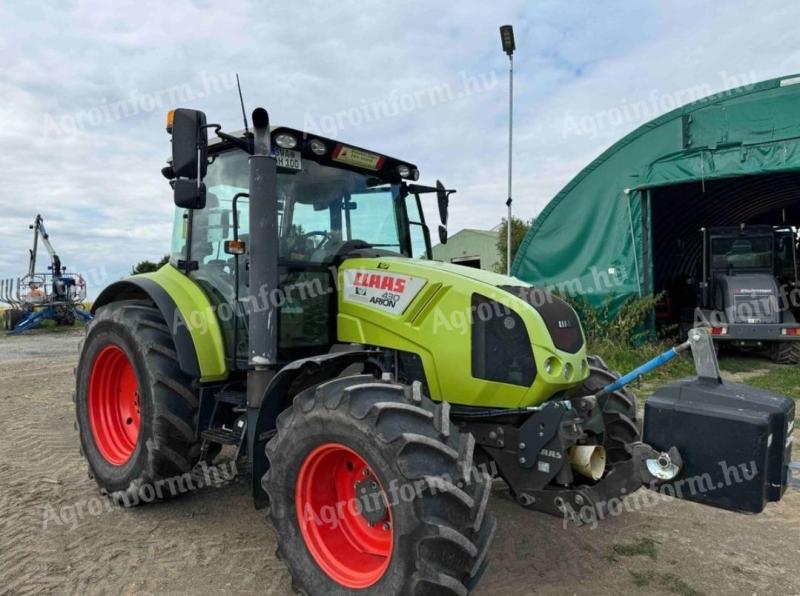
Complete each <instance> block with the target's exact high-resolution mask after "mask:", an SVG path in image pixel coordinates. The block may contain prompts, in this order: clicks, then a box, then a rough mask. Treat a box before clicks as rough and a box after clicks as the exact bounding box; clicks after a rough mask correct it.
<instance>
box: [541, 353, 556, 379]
mask: <svg viewBox="0 0 800 596" xmlns="http://www.w3.org/2000/svg"><path fill="white" fill-rule="evenodd" d="M557 367H558V360H556V359H555V358H553V357H552V356H551V357H550V358H548V359H547V360H545V361H544V372H546V373H547V374H548V375H552V374H555V371H556V368H557Z"/></svg>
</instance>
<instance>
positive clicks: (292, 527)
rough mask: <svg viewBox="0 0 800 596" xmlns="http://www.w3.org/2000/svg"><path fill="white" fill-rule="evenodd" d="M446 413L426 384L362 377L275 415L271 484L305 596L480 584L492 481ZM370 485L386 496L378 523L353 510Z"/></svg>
mask: <svg viewBox="0 0 800 596" xmlns="http://www.w3.org/2000/svg"><path fill="white" fill-rule="evenodd" d="M449 410H450V408H449V405H448V404H437V405H435V404H434V403H433V402H432V401H430V400H429V399H428V398H426V397H424V396H423V395H422V392H421V386H420V384H419V383H415V384H414V385H413V386H408V385H402V384H397V383H392V382H387V381H382V382H377V381H376V380H375V378H374V377H372V376H369V375H360V376H354V377H344V378H340V379H335V380H332V381H328V382H326V383H323V384H322V385H319V386H317V387H312V388H310V389H308V390H306V391H304V392H302V393H301V394H299V395H298V396H297V397H296V398H295V400H294V403H293V405H292V406H291V407H290V408H288V409H287V410H286V411H284V412H283V413H282V414H281V415H280V416H279V417H278V432H277V434H276V436H275V437H274V438H273V439H272V440H270V442H269V443H268V444H267V456H268V457H269V460H270V464H271V467H270V469H269V471H268V472H267V473H266V475H265V476H264V477H263V479H262V486H263V487H264V489H265V490H266V492H267V493H268V495H269V499H270V508H269V513H268V515H267V517H268V520H269V521H270V523H271V524H272V525H273V527H274V528H275V530H276V532H277V536H278V541H279V542H278V552H277V555H278V557H279V558H280V559H282V560H283V561H284V562H285V563H286V564H287V566H288V567H289V572H290V574H291V576H292V585H293V587H294V588H295V589H296V590H298V591H300V592H302V593H304V594H341V595H345V594H352V593H353V591H352V590H359V591H360V592H359V593H363V594H365V595H366V594H369V595H373V594H374V595H382V596H383V595H387V596H394V595H400V594H403V595H405V594H416V595H422V594H426V595H427V594H461V595H463V594H467V593H468V592H469V591H470V590H471V589H472V588H473V587H474V586H475V585H476V584H477V582H478V580H479V579H480V577H481V576H482V575H483V572H484V571H485V569H486V566H487V559H486V554H487V551H488V549H489V545H490V543H491V540H492V537H493V535H494V531H495V527H496V522H495V519H494V516H493V515H492V514H491V513H490V512H488V511H487V505H488V500H489V494H490V491H491V478H490V476H489V475H488V474H486V473H485V472H478V470H477V469H476V468H475V467H474V465H473V463H472V455H473V449H474V445H475V440H474V438H473V437H472V435H469V434H465V435H462V434H461V433H459V432H458V430H457V429H455V428H451V425H450V419H449ZM364 466H366V468H364ZM364 469H366V472H364V471H363V470H364ZM359 470H362V472H361V473H360V472H359ZM314 475H316V477H314ZM362 477H364V478H367V479H368V480H370V482H371V481H372V480H373V479H374V480H375V482H376V484H375V485H373V490H374V491H376V492H375V493H374V495H373V496H374V497H375V498H377V495H378V494H381V495H382V500H378V501H372V503H375V502H378V503H379V504H380V503H383V505H384V506H383V507H378V513H377V514H376V513H375V511H374V507H373V510H370V509H369V508H367V509H365V510H364V511H365V513H361V512H360V511H359V510H357V509H356V510H355V511H353V510H349V509H348V506H349V504H350V503H355V502H357V501H358V498H359V497H358V495H360V494H361V493H359V492H358V490H359V488H360V487H361V486H362V482H363V481H362V480H359V479H361V478H362ZM309 487H313V490H312V489H310V488H309ZM351 487H352V495H351V494H350V493H348V491H350V490H351ZM326 504H327V506H328V507H327V509H326ZM368 516H375V517H368ZM365 519H366V520H367V521H365ZM369 520H372V521H373V522H374V527H372V526H370V525H369ZM384 524H388V526H385V525H384ZM337 533H339V534H340V535H339V534H337ZM353 536H355V539H354V538H353ZM337 539H338V540H337ZM365 549H367V550H365ZM365 552H366V553H368V554H366V555H365ZM312 553H313V554H312Z"/></svg>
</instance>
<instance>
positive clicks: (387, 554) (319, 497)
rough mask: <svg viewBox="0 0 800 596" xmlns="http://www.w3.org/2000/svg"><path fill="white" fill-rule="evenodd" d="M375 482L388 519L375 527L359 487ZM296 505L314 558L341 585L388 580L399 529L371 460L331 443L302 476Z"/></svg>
mask: <svg viewBox="0 0 800 596" xmlns="http://www.w3.org/2000/svg"><path fill="white" fill-rule="evenodd" d="M364 481H367V482H369V483H370V484H371V483H372V482H373V481H374V483H375V485H377V490H378V491H379V493H378V492H376V493H374V494H376V495H377V494H380V498H381V499H383V505H384V506H385V509H386V512H385V519H383V521H380V522H377V523H374V524H373V525H370V523H369V522H368V521H367V518H366V517H365V516H364V515H363V514H362V513H361V511H359V507H358V504H359V503H360V501H359V500H358V496H357V489H356V486H358V485H359V483H362V482H364ZM295 507H296V510H297V520H298V523H299V525H300V531H301V532H302V534H303V539H304V540H305V543H306V546H307V547H308V550H309V552H310V553H311V556H312V557H313V558H314V560H315V561H316V562H317V564H318V565H319V566H320V567H321V568H322V570H323V571H325V573H326V574H327V575H328V577H330V578H331V579H332V580H334V581H335V582H337V583H339V584H341V585H342V586H344V587H346V588H350V589H359V588H366V587H369V586H371V585H373V584H375V583H376V582H377V581H378V580H379V579H380V578H381V577H383V574H384V572H385V571H386V568H387V567H389V561H390V560H391V558H392V545H393V542H394V528H393V525H392V511H391V508H390V507H388V500H387V498H386V492H385V491H384V490H383V487H382V486H381V485H380V482H379V481H378V480H377V478H375V476H374V475H373V473H372V471H371V470H370V468H369V466H368V465H367V462H366V461H364V459H363V458H362V457H361V456H360V455H358V454H357V453H356V452H355V451H353V450H352V449H350V448H349V447H345V446H344V445H341V444H339V443H326V444H324V445H321V446H320V447H317V448H316V449H314V451H312V452H311V453H310V454H309V455H308V456H307V457H306V459H305V461H304V462H303V465H302V467H301V468H300V474H299V475H298V477H297V486H296V490H295Z"/></svg>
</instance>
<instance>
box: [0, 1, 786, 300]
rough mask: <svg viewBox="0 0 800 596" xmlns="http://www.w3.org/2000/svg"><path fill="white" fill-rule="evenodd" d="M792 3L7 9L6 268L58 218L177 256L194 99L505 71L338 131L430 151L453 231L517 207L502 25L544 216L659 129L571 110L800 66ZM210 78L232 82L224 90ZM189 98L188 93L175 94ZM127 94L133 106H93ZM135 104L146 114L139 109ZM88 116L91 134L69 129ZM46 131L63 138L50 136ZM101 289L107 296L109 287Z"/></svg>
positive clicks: (2, 114)
mask: <svg viewBox="0 0 800 596" xmlns="http://www.w3.org/2000/svg"><path fill="white" fill-rule="evenodd" d="M798 14H800V9H798V8H797V7H795V6H794V5H793V4H790V3H784V2H778V1H775V0H770V1H766V2H759V3H754V2H749V1H743V0H738V1H732V2H728V3H725V4H719V3H716V2H710V1H708V0H706V1H704V2H692V3H689V2H688V1H685V0H681V1H678V2H670V3H661V4H647V3H631V2H621V1H616V2H607V3H603V4H602V5H599V4H597V3H593V2H588V1H585V2H578V3H573V4H565V3H563V2H556V1H546V2H538V3H529V2H524V1H523V0H515V1H510V2H504V3H485V2H478V1H477V0H469V1H466V2H462V3H459V4H458V5H453V4H445V3H441V4H438V3H436V4H435V3H431V2H422V1H421V0H419V1H416V2H402V3H378V2H360V1H359V2H356V1H355V0H348V1H343V2H338V3H325V2H321V1H317V2H311V3H302V4H301V3H261V2H252V3H249V2H234V1H229V2H225V3H214V2H190V1H189V0H181V1H178V2H172V3H169V5H164V4H163V3H161V2H155V1H149V0H148V1H146V2H141V1H138V2H132V1H131V2H121V3H120V2H114V3H108V2H100V1H99V0H92V1H89V0H81V1H78V2H72V3H62V4H59V5H51V6H50V7H49V8H48V9H47V10H46V11H44V10H40V11H33V10H30V8H29V7H28V6H26V5H25V4H23V3H21V2H18V3H15V2H6V3H4V4H3V5H1V6H0V17H1V18H0V72H2V73H3V77H2V78H0V123H2V127H1V128H0V143H2V147H3V152H2V153H0V171H2V172H3V173H4V177H3V183H2V185H0V213H2V218H1V219H0V234H1V235H0V277H5V276H11V275H19V274H21V273H22V272H23V270H24V269H25V267H26V260H27V248H28V245H29V243H30V237H29V235H30V232H29V230H28V229H27V225H28V223H30V221H32V220H33V217H34V216H35V214H36V212H41V213H42V214H43V215H44V216H45V218H46V221H47V222H48V224H50V225H49V228H50V232H51V233H52V235H53V242H54V244H55V245H56V248H57V249H58V250H59V251H60V252H61V256H62V259H63V261H64V262H65V263H66V264H68V265H70V266H73V267H77V268H81V269H84V270H95V271H100V270H103V271H105V272H106V273H107V275H108V276H109V277H110V278H116V277H119V276H122V275H124V274H125V273H126V272H127V271H128V270H129V268H130V266H131V265H132V264H133V263H135V262H136V261H138V260H141V259H144V258H148V259H151V260H155V259H158V258H159V257H160V256H161V255H163V254H164V253H165V252H167V250H168V247H169V233H170V229H171V221H172V207H171V202H170V196H169V195H170V193H169V188H168V186H167V184H166V181H164V180H163V178H162V177H161V174H160V168H161V167H162V165H163V162H164V159H165V158H166V156H167V154H168V150H169V145H168V137H167V136H166V134H165V132H164V130H163V118H164V112H165V111H166V109H168V108H170V107H175V106H173V105H166V104H167V103H169V102H170V101H172V100H175V93H178V91H185V90H187V89H188V90H189V91H190V92H191V94H190V95H189V96H188V97H184V98H183V100H182V101H185V103H186V104H188V105H187V106H186V107H196V108H200V109H203V110H205V111H206V112H207V113H208V115H209V118H210V119H212V120H213V121H217V122H221V123H223V124H224V125H225V126H226V127H227V128H229V129H236V128H240V126H241V115H240V113H239V106H238V100H237V98H236V92H235V89H234V88H232V87H231V86H230V84H229V82H230V76H231V73H233V72H239V73H240V75H241V78H242V83H243V86H244V92H245V99H246V101H247V104H248V108H249V109H252V108H253V107H255V106H256V105H264V106H266V107H267V108H268V109H269V110H270V113H271V115H272V118H273V121H275V122H280V123H284V124H287V125H290V126H296V127H302V126H303V124H304V123H305V122H308V119H309V117H311V118H312V119H313V118H316V121H317V122H320V118H321V117H322V116H325V115H328V116H330V115H335V114H336V113H337V112H342V111H346V110H348V109H350V108H359V107H361V106H363V105H365V104H368V103H370V102H373V101H381V100H387V99H389V98H391V97H392V96H394V97H398V96H400V95H403V94H411V95H412V96H413V95H414V94H415V93H416V94H418V95H419V96H421V97H425V93H426V92H429V91H431V90H435V89H438V88H440V87H441V86H442V85H443V84H449V85H450V86H451V88H452V89H454V90H455V91H456V93H458V92H460V91H463V83H462V78H461V74H460V73H467V74H468V75H470V76H477V75H484V76H493V77H494V79H493V80H494V81H495V83H494V84H493V85H485V86H484V87H483V88H482V89H481V90H480V92H476V93H470V94H463V93H462V95H461V96H460V97H455V98H453V99H452V100H451V101H446V102H441V101H430V100H427V99H423V100H422V101H419V102H418V105H416V106H415V107H414V109H413V110H411V111H407V112H406V111H402V112H401V113H399V114H398V115H396V116H393V117H386V118H382V119H380V120H377V121H373V122H368V123H361V124H360V125H359V126H352V125H350V124H349V123H345V126H344V127H342V129H341V131H340V132H339V135H340V138H342V139H344V140H347V141H349V142H352V143H354V144H358V145H362V146H366V147H372V148H374V149H376V150H380V151H383V152H385V153H388V154H391V155H396V156H397V157H400V158H404V159H409V160H411V161H413V162H415V163H417V164H418V165H419V166H420V168H421V170H422V173H423V181H426V180H427V181H432V180H433V179H435V178H441V179H442V180H443V181H445V182H446V184H447V185H448V186H453V187H456V188H458V189H459V192H458V194H457V195H456V196H455V197H454V200H453V201H452V217H451V224H452V226H453V231H455V230H456V229H458V228H460V227H491V226H492V225H494V224H495V223H496V222H497V221H499V219H500V218H501V217H502V216H503V215H504V214H505V206H504V202H505V196H506V189H505V180H506V170H505V168H506V142H507V137H506V135H507V128H506V127H507V120H506V117H507V112H506V110H507V103H506V102H507V95H506V94H507V87H506V84H507V79H506V76H507V67H508V62H507V59H506V57H505V56H504V55H503V54H502V52H501V51H500V47H499V45H500V42H499V34H498V30H497V28H498V26H499V25H501V24H504V23H506V22H510V23H513V24H514V26H515V32H516V37H517V53H516V55H515V68H516V79H515V112H516V118H515V131H516V134H515V151H514V164H515V178H514V180H515V183H514V195H515V211H516V212H517V213H518V214H520V215H522V216H524V217H528V218H529V217H532V216H534V215H535V214H536V213H537V212H538V211H539V210H541V208H542V207H543V206H544V205H545V204H546V203H547V201H548V200H549V199H550V198H551V197H552V196H553V195H554V194H555V193H556V192H557V191H558V190H559V189H560V188H561V187H562V186H563V185H564V184H566V183H567V182H568V181H569V179H570V178H571V177H572V176H574V175H575V174H576V173H577V171H578V170H579V169H580V168H582V167H583V166H584V165H586V164H587V163H588V162H589V161H590V160H591V159H592V158H593V157H595V156H596V155H598V154H599V153H600V152H601V151H602V150H603V149H604V148H605V147H607V146H609V145H610V144H612V143H613V142H614V141H615V140H616V139H618V138H619V137H621V136H622V135H623V134H625V133H626V132H628V131H630V130H632V129H633V128H635V126H637V125H638V124H641V123H642V122H641V121H636V120H635V119H633V120H630V119H629V120H626V121H625V122H623V123H621V124H618V125H608V124H607V125H605V126H602V127H599V126H596V127H595V128H596V130H595V131H594V133H593V134H566V135H565V128H564V123H565V118H567V117H568V116H574V117H575V118H582V117H589V118H592V117H594V118H595V119H596V117H597V114H598V113H599V112H602V111H603V110H609V109H611V108H618V107H619V106H621V105H625V104H632V103H635V102H642V101H646V100H648V99H649V98H650V97H651V95H652V94H653V93H655V94H659V95H664V94H675V92H676V91H680V90H685V89H692V88H696V87H698V86H708V87H709V88H710V89H711V90H712V91H719V90H721V89H722V88H723V87H725V86H726V77H727V78H730V76H731V75H742V74H743V75H747V76H755V77H757V78H759V79H764V78H769V77H772V76H778V75H783V74H788V73H790V72H793V71H796V70H798V68H797V63H798V58H800V51H799V50H798V49H797V46H796V44H794V43H793V40H794V37H795V31H794V29H795V23H796V22H797V16H798ZM209 81H211V82H212V83H214V84H211V85H210V84H209ZM170 92H172V96H171V95H170ZM123 104H124V106H126V108H127V109H126V113H128V114H129V116H128V117H125V118H121V119H117V118H111V119H109V118H106V117H103V118H101V119H100V120H101V121H100V122H99V123H95V124H93V123H92V121H91V120H92V118H91V117H90V116H91V115H93V116H94V117H95V118H94V119H95V120H97V114H98V113H102V110H109V109H111V107H110V106H115V105H116V106H119V105H123ZM131 106H135V108H133V109H131ZM77 120H81V123H80V124H79V125H75V126H73V128H71V129H70V128H69V126H68V127H67V129H68V130H67V132H69V130H72V131H73V134H53V130H47V131H46V129H47V128H48V125H49V126H50V128H51V129H52V125H53V123H56V125H57V126H63V125H65V124H67V125H69V124H70V123H73V122H76V121H77ZM45 132H48V134H47V135H45V134H44V133H45ZM92 289H93V291H95V292H96V291H98V290H99V288H92Z"/></svg>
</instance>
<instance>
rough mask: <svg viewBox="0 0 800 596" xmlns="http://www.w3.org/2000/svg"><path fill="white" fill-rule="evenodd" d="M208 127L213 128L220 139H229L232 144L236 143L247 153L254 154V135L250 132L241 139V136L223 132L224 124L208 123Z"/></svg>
mask: <svg viewBox="0 0 800 596" xmlns="http://www.w3.org/2000/svg"><path fill="white" fill-rule="evenodd" d="M206 128H213V129H214V134H215V135H217V136H218V137H219V138H220V139H224V140H226V141H228V142H229V143H230V144H232V145H235V146H236V147H238V148H239V149H241V150H242V151H244V152H245V153H248V154H250V155H253V153H254V152H255V150H254V148H253V135H252V134H250V133H247V134H246V138H244V139H240V138H239V137H235V136H233V135H229V134H228V133H226V132H222V125H220V124H207V125H206Z"/></svg>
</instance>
